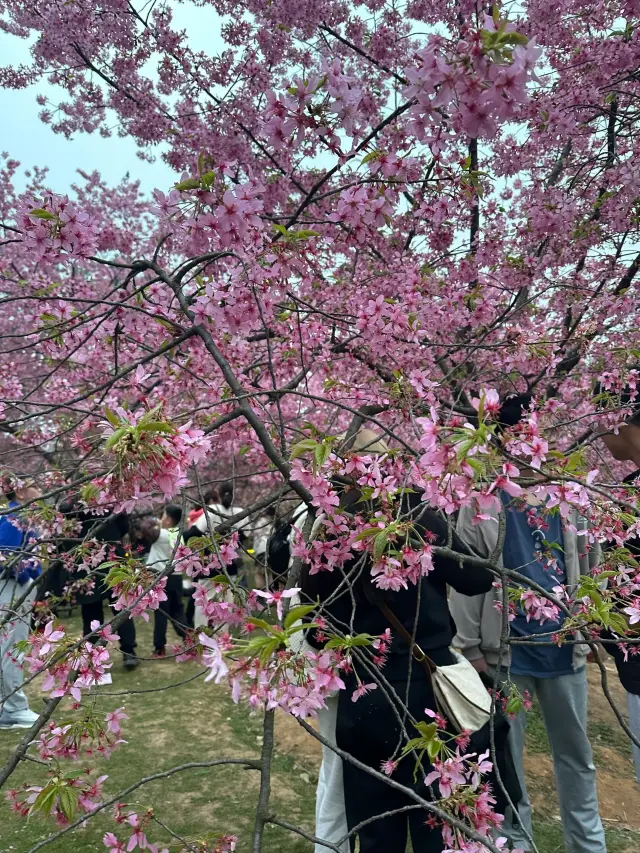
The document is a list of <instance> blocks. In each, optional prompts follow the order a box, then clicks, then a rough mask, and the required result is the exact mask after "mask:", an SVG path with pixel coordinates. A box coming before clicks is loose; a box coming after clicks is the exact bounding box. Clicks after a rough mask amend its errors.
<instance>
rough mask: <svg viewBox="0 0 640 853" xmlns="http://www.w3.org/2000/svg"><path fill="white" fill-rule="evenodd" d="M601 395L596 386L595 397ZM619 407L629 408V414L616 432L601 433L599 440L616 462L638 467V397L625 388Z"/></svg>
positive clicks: (639, 448)
mask: <svg viewBox="0 0 640 853" xmlns="http://www.w3.org/2000/svg"><path fill="white" fill-rule="evenodd" d="M601 393H602V390H601V388H600V386H599V385H598V386H596V396H598V395H599V394H601ZM620 405H621V406H629V407H631V408H632V412H631V414H630V415H629V416H628V417H627V419H626V420H625V422H624V424H623V425H622V426H621V427H619V428H618V430H617V432H613V431H605V432H602V433H601V434H600V438H602V441H603V443H604V445H605V447H606V448H607V450H608V451H609V453H610V454H611V455H612V456H613V458H614V459H616V460H617V461H618V462H633V464H634V465H637V466H638V467H640V396H639V397H636V396H635V392H633V393H632V391H631V389H630V388H629V387H628V386H627V387H626V388H625V389H624V391H623V392H622V394H620Z"/></svg>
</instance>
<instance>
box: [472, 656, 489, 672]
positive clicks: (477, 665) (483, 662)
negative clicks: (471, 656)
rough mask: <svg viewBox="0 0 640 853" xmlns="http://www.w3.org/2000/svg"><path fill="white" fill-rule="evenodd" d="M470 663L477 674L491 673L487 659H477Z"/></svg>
mask: <svg viewBox="0 0 640 853" xmlns="http://www.w3.org/2000/svg"><path fill="white" fill-rule="evenodd" d="M470 663H471V666H472V667H473V668H474V669H475V671H476V672H485V673H488V672H489V664H488V663H487V659H486V658H476V659H475V660H472V661H470Z"/></svg>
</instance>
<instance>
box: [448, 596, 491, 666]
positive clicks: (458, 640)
mask: <svg viewBox="0 0 640 853" xmlns="http://www.w3.org/2000/svg"><path fill="white" fill-rule="evenodd" d="M486 595H487V593H485V594H483V595H463V594H462V593H459V592H456V590H452V591H451V595H450V596H449V610H450V611H451V616H452V618H453V621H454V622H455V626H456V635H455V637H454V638H453V645H454V647H455V648H456V649H460V651H461V652H462V654H463V655H464V656H465V657H466V659H467V660H469V661H471V662H472V663H473V664H474V666H476V669H478V670H479V671H483V670H484V671H486V669H487V665H486V661H485V659H484V654H483V652H482V648H481V645H482V634H481V631H480V624H481V621H482V608H483V607H484V603H485V598H486ZM476 663H477V665H476Z"/></svg>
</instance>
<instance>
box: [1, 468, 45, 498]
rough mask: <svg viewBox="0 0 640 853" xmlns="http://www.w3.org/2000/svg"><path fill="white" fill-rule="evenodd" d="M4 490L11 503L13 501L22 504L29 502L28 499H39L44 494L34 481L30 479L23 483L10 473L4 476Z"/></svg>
mask: <svg viewBox="0 0 640 853" xmlns="http://www.w3.org/2000/svg"><path fill="white" fill-rule="evenodd" d="M2 491H3V494H4V496H5V498H6V499H7V500H8V501H9V502H10V503H11V502H13V501H17V502H18V503H21V504H22V503H27V502H28V501H35V500H37V499H38V498H39V497H40V496H41V495H42V492H41V491H40V489H38V488H37V486H35V485H34V483H32V482H30V481H28V480H27V481H25V482H22V483H21V482H19V481H18V480H16V479H15V478H14V477H12V476H10V475H8V476H6V477H4V478H3V480H2Z"/></svg>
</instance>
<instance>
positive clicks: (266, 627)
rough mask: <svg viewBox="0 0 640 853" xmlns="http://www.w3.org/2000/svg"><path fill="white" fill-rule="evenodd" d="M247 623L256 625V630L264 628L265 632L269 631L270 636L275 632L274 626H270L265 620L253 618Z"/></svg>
mask: <svg viewBox="0 0 640 853" xmlns="http://www.w3.org/2000/svg"><path fill="white" fill-rule="evenodd" d="M247 622H251V624H252V625H255V626H256V628H262V630H263V631H267V632H268V633H269V634H270V633H271V632H272V631H273V625H270V624H269V623H268V622H265V620H264V619H254V618H253V616H252V617H250V618H249V619H247Z"/></svg>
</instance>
